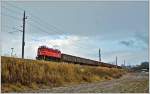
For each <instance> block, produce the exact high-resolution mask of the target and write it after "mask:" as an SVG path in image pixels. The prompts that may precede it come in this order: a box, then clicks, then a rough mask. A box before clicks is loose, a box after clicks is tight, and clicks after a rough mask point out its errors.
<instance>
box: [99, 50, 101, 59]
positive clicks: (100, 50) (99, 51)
mask: <svg viewBox="0 0 150 94" xmlns="http://www.w3.org/2000/svg"><path fill="white" fill-rule="evenodd" d="M99 62H101V49H100V48H99Z"/></svg>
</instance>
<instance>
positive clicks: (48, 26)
mask: <svg viewBox="0 0 150 94" xmlns="http://www.w3.org/2000/svg"><path fill="white" fill-rule="evenodd" d="M7 4H8V3H7ZM9 5H11V6H12V7H14V8H16V9H18V10H20V11H24V9H22V8H20V7H17V6H14V5H12V4H10V3H9ZM29 14H30V15H31V16H32V17H33V19H32V21H33V22H35V23H36V24H37V23H38V24H40V26H41V27H46V28H47V29H48V31H49V29H51V28H50V26H51V27H53V28H54V29H55V30H53V31H55V32H57V33H59V34H65V33H66V32H63V31H60V30H58V28H56V27H55V26H53V25H51V24H49V23H47V22H45V21H43V20H41V18H39V17H37V16H35V15H33V14H32V13H29ZM39 21H40V22H39ZM41 22H43V23H44V24H45V25H44V26H42V24H41ZM30 25H32V26H33V27H34V28H36V29H37V28H39V29H40V30H41V32H42V31H43V32H45V33H48V34H50V32H47V31H46V30H43V29H41V28H40V27H38V26H36V25H33V24H31V23H30ZM46 28H44V29H46ZM38 31H39V30H38ZM72 46H74V47H77V45H72ZM77 48H84V47H83V46H79V45H78V47H77Z"/></svg>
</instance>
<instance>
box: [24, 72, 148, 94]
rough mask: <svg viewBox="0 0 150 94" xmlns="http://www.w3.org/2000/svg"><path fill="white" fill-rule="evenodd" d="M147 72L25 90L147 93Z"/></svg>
mask: <svg viewBox="0 0 150 94" xmlns="http://www.w3.org/2000/svg"><path fill="white" fill-rule="evenodd" d="M148 79H149V78H148V74H146V73H130V74H127V75H125V76H123V77H122V78H120V79H114V80H110V81H104V82H99V83H88V84H80V85H74V86H66V87H56V88H52V89H41V90H36V91H26V92H51V93H74V92H75V93H102V92H105V93H122V92H123V93H134V92H135V93H148V92H149V90H148V89H149V85H148V83H149V82H148Z"/></svg>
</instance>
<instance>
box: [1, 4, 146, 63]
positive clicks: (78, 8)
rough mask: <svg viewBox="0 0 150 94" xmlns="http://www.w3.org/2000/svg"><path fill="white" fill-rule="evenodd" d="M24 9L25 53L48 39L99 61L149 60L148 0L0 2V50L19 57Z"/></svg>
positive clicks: (48, 42) (63, 49)
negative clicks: (99, 53)
mask: <svg viewBox="0 0 150 94" xmlns="http://www.w3.org/2000/svg"><path fill="white" fill-rule="evenodd" d="M24 10H25V11H26V16H27V19H26V27H25V58H29V59H35V57H36V55H37V48H38V47H39V46H41V45H46V46H48V47H51V48H55V49H59V50H60V51H61V52H62V53H66V54H71V55H75V56H80V57H84V58H89V59H93V60H98V50H99V48H100V49H101V56H102V57H101V58H102V61H103V62H106V63H111V64H115V57H116V56H117V57H118V64H119V65H121V64H123V61H124V60H125V61H126V65H136V64H140V63H141V62H143V61H148V38H149V36H148V2H146V1H139V2H137V1H125V2H123V1H122V2H119V1H112V2H111V1H107V2H104V1H97V2H96V1H95V2H90V1H87V2H69V1H66V2H46V1H45V2H40V1H39V2H32V1H30V2H27V1H26V2H19V1H16V2H2V10H1V20H2V23H1V26H2V29H1V32H0V33H1V34H0V42H1V45H2V50H1V53H0V54H1V55H2V56H3V55H5V56H10V55H11V48H14V52H13V55H16V56H17V57H21V48H22V32H21V30H22V18H23V11H24Z"/></svg>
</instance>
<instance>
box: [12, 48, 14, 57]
mask: <svg viewBox="0 0 150 94" xmlns="http://www.w3.org/2000/svg"><path fill="white" fill-rule="evenodd" d="M13 50H14V48H11V56H13Z"/></svg>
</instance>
